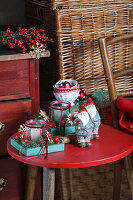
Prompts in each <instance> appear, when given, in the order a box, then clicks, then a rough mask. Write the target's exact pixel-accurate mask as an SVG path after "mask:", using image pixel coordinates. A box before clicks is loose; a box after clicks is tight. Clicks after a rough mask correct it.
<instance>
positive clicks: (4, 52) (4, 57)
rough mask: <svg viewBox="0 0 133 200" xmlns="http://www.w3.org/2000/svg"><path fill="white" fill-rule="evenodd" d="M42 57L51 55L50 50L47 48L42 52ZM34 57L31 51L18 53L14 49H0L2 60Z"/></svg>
mask: <svg viewBox="0 0 133 200" xmlns="http://www.w3.org/2000/svg"><path fill="white" fill-rule="evenodd" d="M41 57H50V51H49V50H46V51H44V52H43V53H42V55H41ZM22 59H32V57H31V56H30V54H29V53H24V54H22V53H17V52H14V51H7V50H4V49H0V61H10V60H22Z"/></svg>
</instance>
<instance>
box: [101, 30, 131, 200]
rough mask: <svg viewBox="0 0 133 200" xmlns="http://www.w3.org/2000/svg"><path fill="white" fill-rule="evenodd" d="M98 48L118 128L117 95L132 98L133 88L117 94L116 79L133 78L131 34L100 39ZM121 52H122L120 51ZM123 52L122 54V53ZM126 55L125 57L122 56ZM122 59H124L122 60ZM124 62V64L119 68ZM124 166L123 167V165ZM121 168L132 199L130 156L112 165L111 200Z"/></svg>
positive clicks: (117, 188) (116, 195)
mask: <svg viewBox="0 0 133 200" xmlns="http://www.w3.org/2000/svg"><path fill="white" fill-rule="evenodd" d="M122 45H123V47H122ZM112 46H115V50H114V56H113V58H112V57H111V56H110V53H109V51H110V49H111V48H113V49H114V47H112ZM99 48H100V52H101V58H102V62H103V68H104V72H105V79H106V81H107V86H108V91H109V96H110V103H111V114H112V122H113V126H114V127H115V128H119V123H118V111H117V108H116V99H117V96H118V95H122V96H133V88H131V91H130V94H129V93H127V92H126V88H124V91H123V93H122V94H119V93H118V92H117V86H118V84H117V78H118V77H121V78H124V79H125V81H126V78H127V76H133V58H132V57H133V54H132V53H133V34H132V33H130V34H124V35H121V36H115V37H113V38H110V39H105V38H100V39H99ZM122 50H123V51H122ZM123 52H124V53H123ZM118 53H120V55H119V56H118V55H117V54H118ZM124 54H126V55H124ZM123 58H124V59H123ZM113 59H115V62H116V60H117V61H118V66H119V67H118V69H117V70H116V69H114V66H113ZM123 60H125V64H124V65H123V67H122V68H121V65H122V64H123V62H122V61H123ZM123 164H124V165H123ZM123 166H124V167H125V169H126V173H127V178H128V182H129V186H130V189H131V195H132V199H133V163H132V154H130V155H129V156H127V157H125V158H124V159H122V160H120V161H116V162H115V163H114V193H113V199H114V200H119V199H120V188H121V177H122V168H123Z"/></svg>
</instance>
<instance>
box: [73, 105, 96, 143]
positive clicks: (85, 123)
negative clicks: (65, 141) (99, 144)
mask: <svg viewBox="0 0 133 200" xmlns="http://www.w3.org/2000/svg"><path fill="white" fill-rule="evenodd" d="M74 125H75V133H76V136H77V142H78V146H79V147H88V146H91V142H90V139H91V135H92V128H93V123H92V121H91V118H90V116H89V114H88V112H87V110H86V108H85V106H84V105H83V104H82V105H81V106H80V108H79V111H78V114H77V117H76V119H75V120H74Z"/></svg>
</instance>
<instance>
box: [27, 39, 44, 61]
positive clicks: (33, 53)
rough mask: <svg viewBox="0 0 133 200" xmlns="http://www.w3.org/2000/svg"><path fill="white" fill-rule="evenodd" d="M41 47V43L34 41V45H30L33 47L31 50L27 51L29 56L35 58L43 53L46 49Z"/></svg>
mask: <svg viewBox="0 0 133 200" xmlns="http://www.w3.org/2000/svg"><path fill="white" fill-rule="evenodd" d="M43 47H44V45H43V44H41V45H40V44H39V43H36V47H34V46H32V47H31V48H32V49H33V51H30V52H29V54H30V56H31V57H32V58H37V59H39V58H40V57H42V56H43V55H44V51H46V49H45V48H43Z"/></svg>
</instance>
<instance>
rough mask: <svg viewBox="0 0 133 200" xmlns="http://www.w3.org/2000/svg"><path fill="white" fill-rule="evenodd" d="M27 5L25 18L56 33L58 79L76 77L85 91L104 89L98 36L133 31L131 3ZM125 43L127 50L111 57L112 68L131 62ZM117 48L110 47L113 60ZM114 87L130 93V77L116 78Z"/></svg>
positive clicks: (132, 83)
mask: <svg viewBox="0 0 133 200" xmlns="http://www.w3.org/2000/svg"><path fill="white" fill-rule="evenodd" d="M79 2H80V3H79ZM81 2H82V3H81ZM26 5H27V13H28V14H27V18H28V21H32V22H34V23H35V24H38V25H39V24H41V25H44V26H45V27H46V29H47V30H48V32H51V33H52V34H53V35H56V39H57V51H58V59H57V60H58V62H59V76H60V78H61V79H67V78H73V79H76V80H77V81H78V83H79V84H80V87H81V88H82V89H84V90H85V91H86V93H87V94H92V93H93V92H94V91H95V90H97V89H99V88H104V89H107V86H106V82H105V78H104V71H103V66H102V62H101V56H100V52H99V48H98V38H100V37H103V36H108V37H113V36H115V35H121V34H122V33H125V32H131V31H133V3H129V2H128V3H123V2H119V3H118V2H113V1H111V2H100V3H97V2H94V1H93V3H92V2H91V3H89V2H88V1H87V0H83V1H76V2H75V1H72V0H69V1H68V0H67V1H61V0H59V1H47V2H46V0H40V1H39V0H38V1H37V0H34V1H31V0H27V4H26ZM126 45H127V46H126V47H127V49H128V51H126V50H125V54H123V55H122V57H120V58H119V57H118V58H117V59H115V61H113V60H112V61H113V70H115V71H117V70H121V69H123V68H124V67H127V65H128V64H130V65H131V61H132V54H131V53H130V51H132V49H131V48H128V44H126ZM123 48H125V44H124V47H121V49H123ZM117 51H118V48H117V46H114V47H111V48H110V55H111V57H112V58H113V59H114V52H115V54H116V52H117ZM127 55H128V58H127ZM117 86H118V91H119V92H121V91H122V90H123V88H122V87H124V89H126V90H127V92H130V90H131V88H133V77H132V76H131V77H130V78H129V79H128V80H126V82H125V80H124V79H123V80H121V79H119V80H118V82H117Z"/></svg>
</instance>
